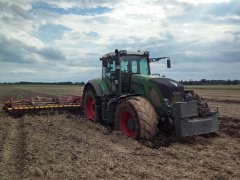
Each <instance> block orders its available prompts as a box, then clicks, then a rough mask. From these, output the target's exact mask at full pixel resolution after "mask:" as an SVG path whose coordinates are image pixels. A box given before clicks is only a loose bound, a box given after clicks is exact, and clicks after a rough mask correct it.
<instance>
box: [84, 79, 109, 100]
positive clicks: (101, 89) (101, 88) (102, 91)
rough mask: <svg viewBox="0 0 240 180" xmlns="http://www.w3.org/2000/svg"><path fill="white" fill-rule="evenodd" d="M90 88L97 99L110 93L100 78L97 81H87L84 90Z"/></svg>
mask: <svg viewBox="0 0 240 180" xmlns="http://www.w3.org/2000/svg"><path fill="white" fill-rule="evenodd" d="M88 86H92V87H93V88H94V91H95V93H96V95H97V96H98V97H102V96H103V95H106V94H109V93H110V87H109V86H108V84H107V83H106V82H105V81H104V80H103V79H101V78H98V79H92V80H90V81H88V83H87V84H86V85H85V86H84V90H83V92H84V91H85V89H86V88H87V87H88Z"/></svg>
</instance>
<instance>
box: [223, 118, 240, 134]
mask: <svg viewBox="0 0 240 180" xmlns="http://www.w3.org/2000/svg"><path fill="white" fill-rule="evenodd" d="M219 120H220V124H219V128H220V132H223V133H225V134H227V135H229V136H230V137H232V138H240V119H237V118H234V117H226V116H222V117H219Z"/></svg>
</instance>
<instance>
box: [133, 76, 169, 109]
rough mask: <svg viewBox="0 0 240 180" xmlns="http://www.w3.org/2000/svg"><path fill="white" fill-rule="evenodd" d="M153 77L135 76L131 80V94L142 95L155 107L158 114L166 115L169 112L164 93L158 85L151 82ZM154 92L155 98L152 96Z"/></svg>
mask: <svg viewBox="0 0 240 180" xmlns="http://www.w3.org/2000/svg"><path fill="white" fill-rule="evenodd" d="M151 78H152V76H151V75H141V74H134V75H133V76H132V78H131V86H130V93H132V94H142V95H144V96H145V97H146V99H147V100H149V101H150V102H151V103H152V105H153V106H154V108H155V110H156V112H157V113H164V112H167V111H168V110H169V108H168V106H167V105H166V102H165V100H164V97H163V95H162V92H161V91H160V89H159V88H158V87H157V85H156V84H155V83H153V82H151V81H150V79H151ZM152 92H154V94H155V96H153V95H152Z"/></svg>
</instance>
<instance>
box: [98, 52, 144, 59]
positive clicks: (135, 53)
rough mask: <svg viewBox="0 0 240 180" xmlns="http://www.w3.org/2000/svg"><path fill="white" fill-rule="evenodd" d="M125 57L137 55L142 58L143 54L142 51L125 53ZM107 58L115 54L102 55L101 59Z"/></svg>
mask: <svg viewBox="0 0 240 180" xmlns="http://www.w3.org/2000/svg"><path fill="white" fill-rule="evenodd" d="M127 55H138V56H144V52H142V51H127ZM109 56H116V54H115V52H109V53H107V54H104V55H103V56H102V58H107V57H109Z"/></svg>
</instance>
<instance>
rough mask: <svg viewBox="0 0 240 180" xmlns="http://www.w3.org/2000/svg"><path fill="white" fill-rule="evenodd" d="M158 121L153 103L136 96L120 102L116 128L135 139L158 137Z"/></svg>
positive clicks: (117, 109)
mask: <svg viewBox="0 0 240 180" xmlns="http://www.w3.org/2000/svg"><path fill="white" fill-rule="evenodd" d="M157 125H158V119H157V115H156V112H155V110H154V108H153V106H152V105H151V103H150V102H149V101H148V100H147V99H146V98H144V97H140V96H136V97H129V98H125V99H123V100H120V102H119V103H118V105H117V107H116V113H115V128H116V129H117V130H121V131H122V133H123V134H125V135H127V136H129V137H131V138H133V139H139V138H143V139H151V138H153V137H154V136H156V134H157V132H158V129H157Z"/></svg>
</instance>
